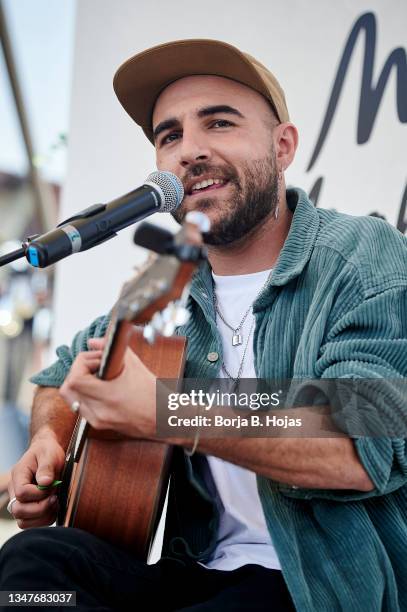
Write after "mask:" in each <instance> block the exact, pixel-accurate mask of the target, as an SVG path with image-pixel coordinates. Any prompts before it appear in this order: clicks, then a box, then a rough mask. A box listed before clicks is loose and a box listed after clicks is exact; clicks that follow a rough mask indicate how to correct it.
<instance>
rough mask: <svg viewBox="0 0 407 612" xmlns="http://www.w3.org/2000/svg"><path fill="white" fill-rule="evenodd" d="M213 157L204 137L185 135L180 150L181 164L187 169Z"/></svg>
mask: <svg viewBox="0 0 407 612" xmlns="http://www.w3.org/2000/svg"><path fill="white" fill-rule="evenodd" d="M210 157H211V153H210V148H209V147H208V145H207V144H206V143H205V140H204V137H203V136H200V135H199V134H191V133H189V134H188V133H185V130H184V133H183V136H182V142H181V147H180V150H179V163H180V165H181V166H182V167H183V168H187V167H188V166H189V165H191V164H196V162H197V161H207V160H209V159H210Z"/></svg>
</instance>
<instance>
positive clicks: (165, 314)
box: [57, 213, 205, 560]
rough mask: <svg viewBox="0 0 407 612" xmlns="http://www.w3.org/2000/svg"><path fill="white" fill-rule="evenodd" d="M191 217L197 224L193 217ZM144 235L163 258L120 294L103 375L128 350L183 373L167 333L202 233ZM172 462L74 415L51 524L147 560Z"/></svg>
mask: <svg viewBox="0 0 407 612" xmlns="http://www.w3.org/2000/svg"><path fill="white" fill-rule="evenodd" d="M192 214H195V218H196V213H192ZM197 217H198V219H197V221H198V222H199V219H200V218H199V214H198V216H197ZM187 218H190V217H189V216H188V217H187ZM155 233H156V234H157V239H156V240H154V235H155ZM163 234H164V235H165V236H166V239H163ZM137 235H138V238H139V240H137ZM146 236H147V238H148V239H147V242H149V243H155V248H156V250H158V251H159V252H161V255H157V254H154V255H152V261H150V262H148V263H147V265H145V266H144V267H143V268H142V269H141V270H140V271H139V272H138V273H137V275H136V277H135V278H133V279H132V280H130V281H129V282H127V283H126V284H125V285H124V287H123V289H122V291H121V294H120V297H119V300H118V302H117V303H116V305H115V307H114V309H113V311H112V317H111V321H110V323H109V327H108V329H107V332H106V340H107V342H106V346H105V349H104V354H103V357H102V363H101V367H100V371H99V373H98V376H99V377H100V378H102V379H104V380H111V379H113V378H115V377H117V376H118V375H119V374H120V373H121V371H122V368H123V360H124V354H125V352H126V349H127V347H130V348H131V349H132V350H133V351H134V352H135V353H137V355H138V356H139V357H140V359H141V360H142V361H143V362H144V363H145V365H146V366H147V367H148V368H149V369H150V370H151V371H152V372H153V373H154V374H155V375H156V376H157V377H158V378H172V379H181V378H182V376H183V369H184V362H185V355H186V338H184V337H180V336H172V335H173V333H174V331H175V328H176V326H178V325H181V324H183V323H184V322H186V317H187V311H186V309H185V303H186V298H187V289H188V286H189V283H190V281H191V278H192V275H193V273H194V271H195V269H196V267H197V265H198V264H199V262H200V261H202V259H203V258H204V256H205V255H204V250H203V248H202V237H201V233H200V230H199V229H198V226H197V225H196V224H195V223H192V222H190V221H187V223H185V225H184V226H183V228H182V229H181V231H180V232H179V233H178V234H177V235H176V236H175V238H174V237H173V236H172V234H170V233H169V232H166V231H165V230H160V229H158V228H157V229H155V228H154V226H152V225H151V224H147V223H144V224H143V225H142V226H141V227H140V229H139V230H138V231H137V232H136V236H135V241H136V242H138V243H139V244H143V243H145V242H146V240H145V239H144V238H145V237H146ZM163 309H165V310H163ZM141 326H144V327H141ZM170 463H171V446H169V445H167V444H164V443H161V442H158V441H147V440H139V439H134V438H129V437H126V436H124V435H121V434H119V433H117V432H113V431H100V430H95V429H93V428H92V427H91V426H90V425H89V424H88V423H87V422H86V421H85V419H83V418H82V417H78V419H77V421H76V424H75V427H74V430H73V433H72V436H71V440H70V443H69V446H68V449H67V453H66V460H65V466H64V469H63V472H62V477H61V480H62V484H61V486H60V489H59V492H58V495H59V514H58V518H57V524H58V525H63V526H65V527H79V528H81V529H84V530H86V531H88V532H91V533H93V534H95V535H97V536H99V537H100V538H102V539H104V540H107V541H109V542H111V543H113V544H115V545H117V546H120V547H122V548H124V549H126V550H128V551H131V552H132V553H133V554H134V555H136V556H137V557H138V558H140V559H141V560H147V557H148V554H149V551H150V547H151V544H152V541H153V537H154V534H155V531H156V528H157V525H158V521H159V518H160V515H161V512H162V508H163V503H164V500H165V494H166V491H167V486H168V480H169V473H170Z"/></svg>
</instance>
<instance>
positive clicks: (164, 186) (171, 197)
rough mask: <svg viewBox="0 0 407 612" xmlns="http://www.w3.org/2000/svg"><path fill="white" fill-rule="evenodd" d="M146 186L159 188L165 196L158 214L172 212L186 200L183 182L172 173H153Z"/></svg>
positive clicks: (149, 176)
mask: <svg viewBox="0 0 407 612" xmlns="http://www.w3.org/2000/svg"><path fill="white" fill-rule="evenodd" d="M145 184H147V185H148V184H154V185H156V186H158V187H159V188H160V190H161V192H162V194H163V198H162V200H161V207H160V209H159V210H158V212H171V211H173V210H175V209H176V208H178V206H179V205H180V204H181V202H182V200H183V199H184V187H183V185H182V182H181V181H180V179H179V178H178V176H176V175H175V174H173V173H172V172H159V171H156V172H152V173H151V174H149V175H148V177H147V179H146V182H145Z"/></svg>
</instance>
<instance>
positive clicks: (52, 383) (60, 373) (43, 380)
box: [30, 315, 110, 387]
mask: <svg viewBox="0 0 407 612" xmlns="http://www.w3.org/2000/svg"><path fill="white" fill-rule="evenodd" d="M109 320H110V316H109V315H108V316H102V317H98V318H97V319H95V320H94V321H93V322H92V323H91V324H90V325H89V327H87V328H86V329H83V330H81V331H79V332H78V333H77V334H75V336H74V339H73V341H72V344H71V346H70V347H69V346H67V345H62V346H59V347H58V348H57V350H56V354H57V357H58V359H57V360H56V361H55V362H54V363H53V364H52V365H50V366H49V367H48V368H45V369H44V370H41V372H38V374H35V375H34V376H32V377H31V378H30V382H32V383H34V384H35V385H39V386H41V387H60V386H61V385H62V383H63V382H64V380H65V377H66V376H67V374H68V372H69V370H70V368H71V365H72V363H73V361H74V360H75V358H76V356H77V355H78V354H79V353H81V352H82V351H87V350H88V345H87V342H88V340H89V338H101V337H103V336H104V335H105V332H106V329H107V326H108V324H109Z"/></svg>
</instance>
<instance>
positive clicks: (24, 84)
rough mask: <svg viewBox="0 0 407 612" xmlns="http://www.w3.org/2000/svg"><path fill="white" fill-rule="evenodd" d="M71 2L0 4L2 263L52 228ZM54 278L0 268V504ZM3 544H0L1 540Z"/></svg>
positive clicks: (61, 158) (44, 337)
mask: <svg viewBox="0 0 407 612" xmlns="http://www.w3.org/2000/svg"><path fill="white" fill-rule="evenodd" d="M74 16H75V3H74V2H72V1H70V0H61V1H59V0H58V2H53V1H52V0H38V1H37V0H36V1H35V2H31V1H30V0H17V1H13V0H2V1H1V2H0V36H1V51H0V92H1V94H0V143H1V145H0V255H5V254H6V253H9V252H11V251H13V250H16V249H18V248H19V247H20V246H21V243H22V242H23V240H25V239H26V238H27V237H28V236H32V235H35V234H40V233H43V232H44V231H47V230H48V229H52V227H54V226H55V224H56V222H57V219H58V216H59V205H60V193H61V186H62V185H63V182H64V179H65V175H66V157H67V156H66V149H67V138H68V117H69V99H70V96H69V93H70V87H71V72H72V58H73V47H74ZM53 287H54V269H53V268H50V269H47V270H37V269H35V268H32V267H31V266H29V265H28V263H27V261H26V260H25V259H19V260H17V261H15V262H13V263H11V264H9V265H7V266H4V267H1V268H0V498H1V495H2V492H3V491H4V489H5V484H6V478H7V476H6V474H7V471H8V469H9V468H10V466H11V465H12V464H13V463H15V461H17V459H18V458H19V456H20V455H21V454H22V452H23V451H24V449H25V447H26V444H27V436H28V424H29V415H30V408H31V401H32V391H33V386H32V385H31V384H29V383H28V378H29V376H30V374H31V373H33V372H34V371H38V369H40V368H41V367H43V365H44V363H45V360H46V355H47V350H48V346H49V342H50V334H51V329H52V297H53ZM0 538H1V536H0Z"/></svg>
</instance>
